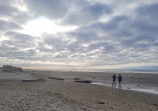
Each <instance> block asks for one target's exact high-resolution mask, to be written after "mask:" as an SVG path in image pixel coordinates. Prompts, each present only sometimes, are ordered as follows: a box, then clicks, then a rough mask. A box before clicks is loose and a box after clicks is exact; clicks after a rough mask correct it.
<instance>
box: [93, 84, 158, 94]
mask: <svg viewBox="0 0 158 111" xmlns="http://www.w3.org/2000/svg"><path fill="white" fill-rule="evenodd" d="M92 84H96V85H102V86H107V87H114V88H118V89H123V90H133V91H140V92H146V93H152V94H157V95H158V88H157V87H146V86H140V85H137V84H121V85H119V84H116V86H112V84H107V83H106V84H105V83H99V82H93V83H92Z"/></svg>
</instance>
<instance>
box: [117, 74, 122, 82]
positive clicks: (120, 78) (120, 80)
mask: <svg viewBox="0 0 158 111" xmlns="http://www.w3.org/2000/svg"><path fill="white" fill-rule="evenodd" d="M118 81H119V84H122V76H121V75H120V74H119V76H118Z"/></svg>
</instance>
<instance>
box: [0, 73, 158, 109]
mask: <svg viewBox="0 0 158 111" xmlns="http://www.w3.org/2000/svg"><path fill="white" fill-rule="evenodd" d="M10 74H12V77H10V76H9V75H10ZM0 75H3V78H1V77H2V76H0V110H1V111H23V110H24V111H85V110H87V111H114V110H115V111H157V110H158V95H154V94H150V93H143V92H137V91H129V90H120V89H117V88H113V87H105V86H101V85H94V84H85V83H76V82H74V78H81V79H88V80H92V81H96V80H97V79H101V80H104V81H105V82H104V83H111V75H112V73H99V72H71V71H69V72H63V71H61V72H60V71H52V72H50V71H35V72H34V73H33V72H31V71H26V72H24V73H22V74H21V73H19V74H18V76H17V79H15V77H14V76H13V75H16V74H15V73H8V74H6V75H7V76H5V75H4V73H3V72H0ZM122 75H123V80H124V82H123V83H126V84H128V83H133V82H135V84H138V83H139V84H140V85H142V84H147V86H151V85H152V86H157V82H156V80H157V75H148V74H146V76H143V77H142V75H133V74H122ZM13 77H14V78H13ZM48 77H56V78H64V80H55V79H49V78H48ZM131 77H132V78H131ZM133 77H134V78H140V77H141V78H142V79H138V80H137V79H134V78H133ZM148 78H149V79H148ZM26 79H27V80H34V79H45V81H42V82H40V81H39V82H38V81H37V82H22V80H26Z"/></svg>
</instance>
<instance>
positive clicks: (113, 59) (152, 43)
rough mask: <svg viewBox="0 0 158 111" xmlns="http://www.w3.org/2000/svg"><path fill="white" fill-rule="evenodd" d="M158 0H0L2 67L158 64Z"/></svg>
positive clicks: (139, 66) (52, 67)
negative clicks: (6, 65)
mask: <svg viewBox="0 0 158 111" xmlns="http://www.w3.org/2000/svg"><path fill="white" fill-rule="evenodd" d="M157 36H158V0H146V1H145V0H0V66H2V65H4V64H10V65H15V66H21V67H24V68H36V69H65V68H67V69H83V68H84V69H124V68H149V69H153V68H154V69H156V68H158V37H157Z"/></svg>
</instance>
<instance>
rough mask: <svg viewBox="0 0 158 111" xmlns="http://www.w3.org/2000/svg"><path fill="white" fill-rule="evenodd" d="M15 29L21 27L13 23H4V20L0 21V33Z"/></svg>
mask: <svg viewBox="0 0 158 111" xmlns="http://www.w3.org/2000/svg"><path fill="white" fill-rule="evenodd" d="M16 29H21V26H20V25H19V24H16V23H13V22H6V21H4V20H0V32H3V31H8V30H16Z"/></svg>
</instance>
